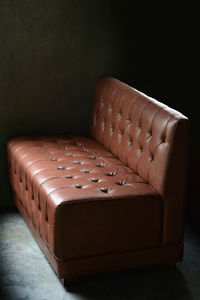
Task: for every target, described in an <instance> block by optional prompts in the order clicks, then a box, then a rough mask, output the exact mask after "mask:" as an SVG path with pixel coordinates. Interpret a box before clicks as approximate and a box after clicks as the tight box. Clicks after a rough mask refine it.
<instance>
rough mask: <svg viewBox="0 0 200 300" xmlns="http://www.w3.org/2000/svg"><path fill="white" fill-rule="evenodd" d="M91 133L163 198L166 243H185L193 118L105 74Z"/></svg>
mask: <svg viewBox="0 0 200 300" xmlns="http://www.w3.org/2000/svg"><path fill="white" fill-rule="evenodd" d="M90 133H91V135H92V136H93V137H94V138H95V139H96V140H97V141H98V142H99V143H101V144H102V145H104V146H105V147H106V148H107V149H109V150H110V151H112V153H113V154H115V155H116V156H117V157H118V158H119V159H120V160H121V161H122V162H124V163H125V164H127V165H128V166H129V167H130V168H131V169H132V170H133V171H135V172H136V174H138V175H139V176H140V177H141V178H143V179H144V180H145V181H146V182H148V183H149V184H150V185H151V186H152V187H153V188H154V189H155V190H156V191H157V192H158V193H159V194H160V195H161V196H162V197H163V199H164V200H165V201H164V205H165V210H164V213H165V216H164V222H165V224H164V233H163V243H164V244H173V243H178V242H181V241H182V239H183V217H184V200H183V199H184V194H185V185H186V167H187V143H188V119H187V118H186V117H185V116H183V115H182V114H181V113H180V112H178V111H176V110H174V109H171V108H169V107H168V106H166V105H164V104H163V103H161V102H158V101H157V100H155V99H152V98H150V97H148V96H146V95H145V94H143V93H141V92H139V91H137V90H135V89H133V88H132V87H130V86H128V85H126V84H124V83H122V82H120V81H118V80H116V79H114V78H103V79H101V80H99V82H98V84H97V86H96V90H95V97H94V105H93V110H92V117H91V124H90ZM168 215H169V216H168Z"/></svg>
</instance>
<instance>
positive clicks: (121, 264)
mask: <svg viewBox="0 0 200 300" xmlns="http://www.w3.org/2000/svg"><path fill="white" fill-rule="evenodd" d="M14 200H15V204H16V206H17V208H18V210H19V211H20V213H21V215H22V216H23V218H24V220H25V221H26V223H27V225H28V226H29V228H30V230H31V232H32V234H33V236H34V237H35V239H36V240H37V242H38V243H39V245H40V247H41V249H42V251H43V252H44V254H45V255H46V256H47V258H48V260H49V261H50V263H51V264H52V266H53V268H54V270H55V272H56V273H57V275H58V276H59V277H60V278H63V279H64V280H63V284H64V285H68V284H69V283H70V284H71V283H72V282H74V280H75V279H76V278H77V277H80V276H84V275H91V274H96V273H104V272H112V271H117V270H125V269H131V268H137V267H145V266H168V265H170V266H172V265H173V266H175V264H176V262H178V261H181V260H182V257H183V245H175V246H163V247H156V248H150V249H138V250H135V251H128V252H123V253H113V254H107V255H99V256H94V257H85V258H77V259H72V260H58V259H57V258H56V257H55V256H54V255H53V254H52V252H51V251H50V249H49V248H48V245H47V244H46V243H45V242H44V241H43V239H42V238H41V236H40V234H39V233H38V232H37V231H36V229H35V227H34V226H33V223H32V220H31V219H30V217H29V216H28V214H27V212H26V210H25V209H24V207H23V205H22V202H21V200H20V199H18V197H17V196H16V194H15V195H14Z"/></svg>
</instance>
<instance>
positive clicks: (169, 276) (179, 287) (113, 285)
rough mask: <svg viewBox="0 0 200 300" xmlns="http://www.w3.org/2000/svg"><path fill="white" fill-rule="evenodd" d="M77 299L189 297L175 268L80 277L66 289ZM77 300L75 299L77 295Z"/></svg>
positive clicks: (135, 299) (153, 299)
mask: <svg viewBox="0 0 200 300" xmlns="http://www.w3.org/2000/svg"><path fill="white" fill-rule="evenodd" d="M70 291H71V292H72V293H73V294H76V295H77V296H79V297H80V298H81V299H82V298H83V299H91V300H98V299H115V300H118V299H121V300H122V299H131V300H143V299H144V300H147V299H148V300H150V299H152V300H157V299H158V300H160V299H162V300H165V299H170V300H172V299H181V300H189V299H190V300H191V299H193V298H192V296H191V294H190V291H189V289H188V286H187V282H186V280H185V278H184V275H183V274H182V273H181V272H180V271H179V270H178V269H174V270H161V269H160V268H142V269H136V270H131V271H126V272H117V273H111V274H106V275H96V276H93V277H91V276H90V277H87V278H85V279H82V280H81V279H80V281H78V282H77V283H76V284H75V285H74V286H73V289H72V288H71V290H70ZM78 299H79V298H78Z"/></svg>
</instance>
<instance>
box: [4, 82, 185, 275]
mask: <svg viewBox="0 0 200 300" xmlns="http://www.w3.org/2000/svg"><path fill="white" fill-rule="evenodd" d="M187 144H188V119H187V118H186V117H185V116H183V115H182V114H181V113H179V112H178V111H176V110H173V109H171V108H169V107H168V106H166V105H164V104H162V103H160V102H158V101H156V100H155V99H152V98H150V97H148V96H146V95H145V94H143V93H141V92H139V91H137V90H135V89H133V88H131V87H130V86H128V85H126V84H124V83H122V82H120V81H118V80H116V79H114V78H110V77H106V78H102V79H100V80H99V81H98V82H97V86H96V89H95V96H94V104H93V110H92V114H91V122H90V130H89V135H88V136H78V135H66V136H50V137H49V136H37V137H36V136H33V137H15V138H12V139H10V140H9V141H8V144H7V149H8V162H9V170H10V171H9V172H10V180H11V185H12V189H13V192H14V199H15V203H16V206H17V207H18V209H19V211H20V212H21V214H22V216H23V217H24V219H25V220H26V222H27V224H28V226H29V228H30V229H31V231H32V233H33V235H34V236H35V238H36V240H37V241H38V242H39V244H40V246H41V248H42V250H43V251H44V253H45V254H46V256H47V258H48V259H49V261H50V263H51V264H52V266H53V268H54V270H55V271H56V272H57V274H58V275H59V277H60V278H63V279H65V280H72V279H73V278H76V277H79V276H82V275H87V274H94V273H100V272H106V271H114V270H121V269H128V268H133V267H138V266H152V265H165V264H175V263H176V262H177V261H181V260H182V256H183V234H184V211H185V186H186V160H187Z"/></svg>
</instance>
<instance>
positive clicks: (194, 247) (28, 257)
mask: <svg viewBox="0 0 200 300" xmlns="http://www.w3.org/2000/svg"><path fill="white" fill-rule="evenodd" d="M0 299H1V300H7V299H9V300H12V299H15V300H32V299H33V300H47V299H48V300H72V299H73V300H75V299H76V300H83V299H87V300H97V299H111V300H112V299H115V300H119V299H120V300H123V299H131V300H165V299H170V300H174V299H179V300H189V299H193V300H199V299H200V230H197V229H196V228H195V227H194V226H193V225H191V224H187V225H186V232H185V252H184V261H183V262H181V263H178V264H177V268H176V269H173V270H163V269H160V268H145V269H144V268H143V269H137V270H131V271H126V272H117V273H112V274H104V275H98V276H97V275H96V276H91V277H87V278H84V279H82V280H79V281H78V282H77V283H76V284H75V286H74V288H73V291H71V292H69V291H67V290H66V289H65V288H64V287H63V286H62V284H61V283H60V281H59V280H58V278H57V276H56V274H55V273H54V271H53V269H52V268H51V266H50V265H49V263H48V261H47V260H46V258H45V256H44V255H43V253H42V251H41V250H40V248H39V246H38V245H37V243H36V242H35V240H34V238H33V236H32V234H31V233H30V231H29V229H28V228H27V226H26V224H25V223H24V221H23V219H22V218H21V216H20V214H19V213H18V212H17V211H12V212H4V213H1V214H0Z"/></svg>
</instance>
